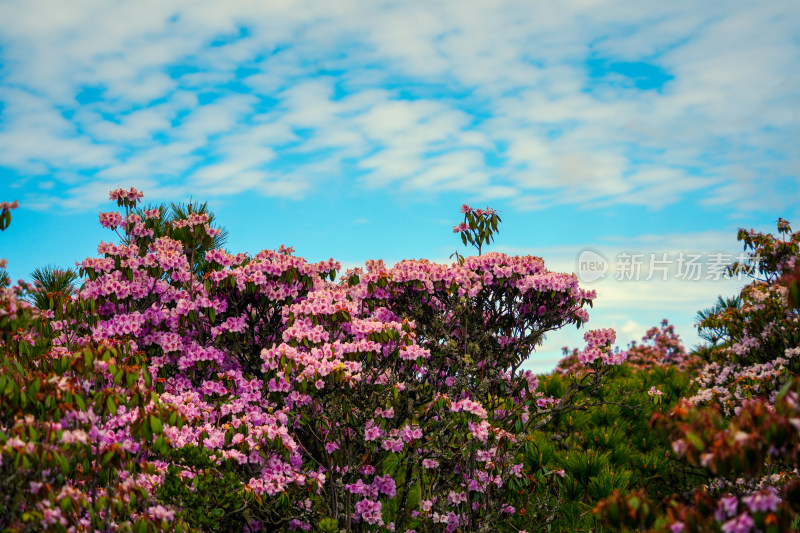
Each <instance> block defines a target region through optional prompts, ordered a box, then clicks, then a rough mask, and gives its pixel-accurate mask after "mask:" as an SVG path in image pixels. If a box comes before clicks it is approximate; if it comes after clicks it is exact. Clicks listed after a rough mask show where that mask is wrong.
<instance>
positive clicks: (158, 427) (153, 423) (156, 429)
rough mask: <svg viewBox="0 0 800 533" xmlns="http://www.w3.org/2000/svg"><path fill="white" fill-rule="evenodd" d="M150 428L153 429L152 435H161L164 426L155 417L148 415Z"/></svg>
mask: <svg viewBox="0 0 800 533" xmlns="http://www.w3.org/2000/svg"><path fill="white" fill-rule="evenodd" d="M150 427H151V428H152V429H153V433H156V434H158V433H161V432H162V431H164V426H163V424H162V423H161V419H160V418H158V417H157V416H155V415H150Z"/></svg>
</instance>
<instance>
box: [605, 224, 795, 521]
mask: <svg viewBox="0 0 800 533" xmlns="http://www.w3.org/2000/svg"><path fill="white" fill-rule="evenodd" d="M739 239H740V240H742V241H744V248H745V250H746V251H748V253H749V256H748V259H747V260H746V261H744V262H743V263H735V264H734V265H732V266H731V267H730V269H729V272H730V273H731V274H734V273H736V272H738V271H740V270H742V269H745V270H746V271H748V272H752V273H753V276H754V280H753V282H752V283H750V284H749V285H747V286H746V287H744V288H743V289H742V291H741V293H740V295H739V296H738V297H737V298H733V299H729V300H722V299H721V300H720V302H719V303H718V305H717V306H716V307H715V308H714V309H712V310H710V311H707V312H702V313H701V314H700V318H701V321H700V324H699V328H700V330H701V333H702V332H704V331H705V332H707V333H709V335H708V337H709V338H710V340H711V341H712V345H711V346H709V347H706V348H703V349H700V350H698V355H699V356H700V357H702V358H703V359H704V360H705V364H704V365H702V366H701V367H700V368H699V371H698V375H697V377H696V378H695V383H696V385H697V386H698V387H699V390H698V391H697V392H696V393H695V394H694V395H692V396H690V397H688V398H685V399H683V400H681V401H680V402H679V403H678V404H677V405H676V406H675V408H673V409H672V410H671V411H670V412H669V413H668V414H667V415H660V414H659V415H657V416H655V417H654V419H653V422H654V424H655V426H656V427H657V428H660V429H661V430H662V431H665V432H666V434H667V435H668V436H669V437H670V438H671V440H672V448H673V450H674V452H675V453H677V454H678V455H679V456H680V457H682V458H683V460H686V461H688V462H689V463H690V464H691V465H694V466H695V467H697V468H701V469H702V470H703V471H704V472H705V476H706V478H707V481H706V483H705V485H704V486H703V487H702V488H700V489H697V490H695V491H694V493H693V494H692V495H688V494H683V495H682V496H681V497H680V498H673V499H672V500H668V501H666V502H665V504H664V505H663V506H648V507H647V508H648V512H647V513H645V515H646V516H645V515H641V513H640V511H639V510H641V509H643V506H642V505H641V502H642V501H644V500H643V497H647V496H648V495H646V494H641V493H640V494H629V495H622V494H615V495H614V496H612V497H611V498H609V499H608V500H606V501H604V502H601V504H600V505H598V507H597V508H596V512H597V513H598V514H599V515H600V516H601V517H602V518H603V519H604V520H605V522H606V523H608V524H611V525H614V526H615V527H628V528H635V527H640V526H641V524H642V522H641V520H639V518H641V519H642V520H645V521H646V522H647V524H648V525H652V526H653V528H654V530H657V531H672V532H678V531H723V532H732V531H736V532H750V531H787V530H790V529H791V530H796V529H797V528H798V526H800V515H798V512H799V511H800V508H798V507H797V506H796V505H795V504H794V503H793V502H796V501H800V498H798V496H800V477H799V474H798V472H800V470H798V467H799V466H800V465H799V464H798V459H800V457H798V453H799V452H800V440H799V439H800V436H799V435H798V432H799V431H800V422H798V421H800V411H798V391H800V379H798V360H797V357H796V356H797V355H798V353H800V349H798V340H800V323H799V321H800V317H799V316H798V308H797V305H796V304H795V302H794V301H793V299H792V294H793V292H792V291H793V289H794V285H793V284H794V277H793V276H794V271H795V269H796V266H797V257H798V242H800V233H792V232H791V228H790V226H789V223H788V222H787V221H785V220H783V219H779V221H778V236H777V237H775V236H772V235H766V234H761V233H756V232H754V231H752V230H751V231H745V230H740V232H739ZM632 499H636V501H638V502H639V504H637V506H636V508H635V509H634V510H633V511H630V510H631V509H633V507H631V505H632V504H631V501H632ZM637 509H638V510H637ZM628 511H630V513H629V512H628ZM626 516H632V517H633V516H635V517H637V520H638V521H637V520H633V521H630V520H629V521H627V522H626V521H625V520H626V519H625V517H626Z"/></svg>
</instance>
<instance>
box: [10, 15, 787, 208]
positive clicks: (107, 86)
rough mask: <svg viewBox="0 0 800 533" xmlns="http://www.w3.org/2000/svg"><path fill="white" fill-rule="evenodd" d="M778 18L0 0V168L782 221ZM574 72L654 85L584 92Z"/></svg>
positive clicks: (783, 81) (781, 23)
mask: <svg viewBox="0 0 800 533" xmlns="http://www.w3.org/2000/svg"><path fill="white" fill-rule="evenodd" d="M799 18H800V11H798V10H797V9H796V8H795V6H794V4H793V3H792V2H783V1H767V2H762V3H759V4H758V5H756V4H752V3H749V2H744V1H741V2H726V3H725V4H724V5H723V4H719V5H716V4H708V5H704V6H702V8H700V7H698V6H697V4H696V3H695V2H690V1H689V0H686V1H679V2H670V3H661V4H647V3H640V2H633V1H623V0H619V1H608V2H590V1H577V0H576V1H569V2H561V3H559V4H558V5H549V4H541V3H539V4H536V5H531V4H530V2H525V1H522V0H520V1H516V0H507V1H503V2H500V3H492V4H487V3H486V2H480V1H464V0H461V1H444V2H436V3H430V2H422V1H420V2H415V1H409V2H401V3H384V2H374V3H372V2H370V3H365V2H358V1H343V2H337V3H335V4H333V5H329V4H325V3H319V2H300V3H297V2H256V1H244V0H240V1H231V2H225V3H220V2H212V1H200V2H184V1H178V0H174V1H156V0H148V1H142V2H135V3H134V2H129V3H126V2H120V3H108V2H101V1H99V0H81V1H77V2H71V3H69V5H66V4H64V3H63V2H56V1H55V0H36V1H34V0H25V1H22V0H20V1H8V2H4V3H3V4H2V5H0V46H2V48H1V49H0V59H1V60H2V64H3V68H2V70H0V102H2V111H0V113H2V115H0V118H2V123H0V141H2V142H0V147H1V148H0V165H2V166H5V167H7V168H10V169H13V170H14V171H15V172H18V173H22V174H35V175H42V174H45V173H51V174H52V177H51V178H50V179H54V180H57V181H59V182H62V183H64V184H66V185H68V186H69V187H71V186H72V185H70V184H71V183H73V182H74V181H75V179H76V176H83V178H81V180H82V182H81V183H80V186H87V187H89V186H91V184H89V183H86V182H87V181H89V180H93V179H97V180H99V182H100V183H101V185H100V186H105V183H106V182H107V180H110V179H121V178H125V177H130V176H134V175H136V174H137V173H138V175H140V176H142V175H147V176H153V177H154V178H155V177H158V178H159V182H160V183H164V182H165V180H166V182H168V183H171V185H170V186H174V187H185V186H186V185H185V184H181V183H182V182H184V181H185V180H187V179H190V181H189V183H191V185H192V186H194V187H201V188H207V191H208V192H212V191H213V192H214V193H215V194H235V193H236V192H241V191H244V190H257V191H262V192H264V193H265V194H270V195H281V194H284V193H285V194H286V195H288V196H290V197H293V198H296V197H300V196H302V195H303V194H309V193H312V192H313V191H314V190H316V189H317V188H318V187H319V186H320V182H322V181H324V180H325V179H326V178H325V177H324V176H325V174H327V176H328V178H327V179H340V178H342V177H343V176H344V172H345V167H346V166H347V165H352V166H354V167H355V168H358V169H360V170H361V171H362V173H361V175H360V178H359V179H360V181H361V184H362V185H364V186H367V187H371V188H375V187H378V188H383V187H389V188H393V187H400V188H401V189H405V190H417V191H419V190H426V191H430V192H437V191H460V192H462V193H463V194H476V193H478V192H479V191H484V197H485V198H516V200H515V201H516V203H517V205H519V206H527V207H529V208H531V207H535V206H538V205H540V204H541V203H542V200H532V198H534V197H535V196H537V195H541V194H545V195H547V200H546V202H545V203H546V204H548V205H553V204H554V203H556V204H559V203H560V204H564V203H573V204H575V203H578V204H580V203H592V204H593V205H601V206H602V205H618V204H631V205H645V206H648V207H651V208H654V209H659V208H664V207H666V206H669V205H673V204H675V203H677V202H680V201H682V200H683V199H685V198H686V195H687V194H692V195H695V196H697V197H698V198H697V200H698V203H700V204H701V205H710V206H713V205H719V204H724V205H728V204H737V205H738V206H739V208H740V209H742V210H746V209H750V208H755V209H763V208H764V207H769V208H788V207H789V206H790V205H791V204H790V201H791V200H790V198H789V197H788V196H787V195H785V194H782V193H781V192H780V187H781V186H783V185H779V184H778V178H782V177H785V176H790V177H791V179H794V180H795V182H796V180H797V177H796V176H797V173H798V170H800V152H798V148H797V147H796V142H795V140H796V138H797V135H798V134H800V126H799V125H798V120H797V113H796V110H797V108H798V105H800V92H798V89H797V87H798V86H800V84H798V81H800V79H798V76H799V75H798V74H797V73H798V72H800V70H799V69H798V63H800V60H799V59H798V45H797V42H796V36H795V30H794V29H795V28H796V27H797V26H798V22H800V21H799V20H798V19H799ZM243 28H244V30H243ZM212 43H213V44H214V46H211V45H212ZM591 58H599V59H607V60H609V61H610V62H614V61H629V62H637V61H642V62H646V63H648V64H652V65H656V66H657V67H660V68H662V69H663V70H664V72H665V73H666V74H667V75H669V76H672V79H671V80H670V81H669V82H667V84H666V85H665V86H664V87H663V88H661V90H659V91H655V90H650V91H640V90H638V89H635V88H631V87H630V85H631V84H630V82H628V81H627V80H625V79H624V76H623V75H621V74H619V73H613V72H610V73H609V74H608V76H607V77H606V78H605V79H604V80H602V81H601V82H599V83H598V82H597V80H591V79H590V72H589V70H588V69H587V66H586V61H587V60H588V59H591ZM183 67H185V68H183ZM181 68H183V71H181ZM239 69H244V70H243V71H240V70H239ZM180 72H183V73H180ZM590 88H591V90H588V89H590ZM87 89H89V90H97V91H99V100H98V101H96V102H84V103H83V104H80V103H79V102H78V100H77V98H78V97H79V95H81V94H82V93H83V92H84V91H85V90H87ZM212 95H213V96H212ZM208 98H216V99H215V100H213V101H212V102H210V103H209V102H208V101H207V99H208ZM234 145H239V146H241V149H239V150H234V149H232V148H231V147H232V146H234ZM254 152H255V153H254ZM201 167H206V168H201ZM289 173H291V174H292V175H294V176H303V177H302V178H300V179H298V178H293V179H292V180H289V179H288V178H287V177H286V176H287V175H288V174H289ZM86 176H96V177H95V178H90V177H86ZM282 176H283V177H282ZM276 180H277V181H276ZM564 192H566V193H568V194H563V193H564ZM37 194H42V193H41V192H40V193H37ZM82 194H83V193H81V192H80V191H75V195H76V196H81V195H82ZM87 207H89V206H88V205H87Z"/></svg>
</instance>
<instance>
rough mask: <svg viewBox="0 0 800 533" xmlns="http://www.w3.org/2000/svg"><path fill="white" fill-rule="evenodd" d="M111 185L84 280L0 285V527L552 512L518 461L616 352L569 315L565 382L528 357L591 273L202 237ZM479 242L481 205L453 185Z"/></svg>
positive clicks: (487, 218) (583, 316)
mask: <svg viewBox="0 0 800 533" xmlns="http://www.w3.org/2000/svg"><path fill="white" fill-rule="evenodd" d="M141 197H142V194H141V193H139V192H138V191H136V190H134V189H131V190H129V191H125V190H121V189H120V190H116V191H113V192H112V193H111V199H112V200H115V201H116V202H117V205H118V207H119V208H122V211H121V212H115V211H112V212H108V213H101V214H100V217H99V219H100V223H101V224H102V225H103V226H104V227H107V228H110V229H112V230H115V231H117V233H118V235H119V239H118V241H117V242H109V243H105V242H102V243H101V244H100V245H99V247H98V254H99V256H98V257H93V258H87V259H86V260H84V261H82V262H81V263H80V265H79V266H80V274H81V276H82V279H83V280H84V283H83V286H82V287H81V289H80V291H79V292H78V293H77V294H76V295H75V296H74V297H73V296H71V295H69V294H60V295H55V296H56V300H55V301H54V305H53V306H52V308H51V309H48V310H41V309H36V308H33V309H31V308H27V306H26V305H25V304H24V301H23V300H21V299H20V298H21V297H22V296H24V292H25V287H24V286H17V287H16V288H9V289H3V295H2V309H1V310H0V313H2V314H1V315H0V318H2V320H3V322H2V324H1V326H2V335H3V336H2V343H3V344H2V350H3V363H2V364H3V377H2V378H0V401H1V402H2V403H0V460H1V461H2V463H0V476H2V477H0V483H2V484H3V485H4V486H8V487H13V489H9V490H4V492H3V495H2V496H1V497H2V498H3V499H4V501H3V502H2V507H3V509H4V510H3V511H2V512H0V527H3V528H9V529H12V530H25V529H28V530H39V529H42V528H45V529H53V530H63V529H68V530H72V529H74V530H91V531H94V530H112V529H114V530H116V529H129V530H130V529H133V530H135V531H147V530H163V529H175V530H188V529H207V530H212V529H213V530H223V529H224V530H230V531H242V530H259V529H266V530H275V529H292V530H295V529H301V530H309V529H312V528H313V529H315V530H319V531H339V530H345V531H384V530H388V531H440V530H441V531H518V530H521V529H525V528H528V529H534V528H535V527H537V524H539V525H543V524H546V523H548V522H550V521H552V520H553V518H554V513H555V512H556V510H555V509H554V508H553V506H552V505H549V504H548V502H550V501H551V500H552V495H553V494H557V491H558V486H559V485H558V484H559V479H560V477H559V476H558V475H557V473H556V472H553V471H551V470H548V469H547V468H546V467H544V466H536V467H534V466H532V465H530V464H529V463H526V462H525V461H524V452H525V449H526V445H527V446H528V447H529V446H530V438H531V435H532V433H533V432H535V431H537V430H540V429H541V428H543V427H545V426H546V424H547V423H548V422H549V421H550V420H551V419H552V418H553V417H555V416H559V415H562V414H564V413H568V412H570V411H571V410H575V409H578V408H580V407H581V403H582V402H585V401H587V400H586V398H587V396H586V395H583V396H578V395H577V394H576V391H583V392H584V393H585V392H586V391H587V390H589V391H590V390H592V388H596V387H598V386H599V385H600V383H601V382H602V380H603V378H604V376H606V375H607V374H608V373H609V372H610V371H611V370H612V369H613V367H614V366H616V365H618V364H619V363H621V362H622V361H623V359H624V354H621V353H620V352H615V351H612V347H611V346H612V344H613V341H614V337H615V336H614V332H613V330H598V331H594V332H589V333H587V334H586V340H587V346H586V348H585V349H584V350H582V351H581V352H580V354H579V359H580V363H581V364H582V365H583V366H584V367H585V368H591V369H592V376H593V377H592V379H591V380H589V381H588V382H587V381H586V380H580V381H579V380H578V377H577V374H576V377H575V379H573V380H572V381H571V383H570V384H569V386H568V387H566V389H565V390H564V392H563V394H562V395H560V396H558V397H553V396H548V395H545V394H544V393H542V392H541V391H540V390H538V388H537V385H538V381H537V378H536V377H535V376H534V375H533V374H532V373H531V372H530V371H524V370H522V365H523V363H524V361H525V360H526V359H527V358H528V356H529V355H530V354H531V352H532V351H533V350H534V348H535V347H536V346H537V345H538V344H539V343H540V342H541V341H542V339H543V336H544V335H545V333H547V332H548V331H552V330H554V329H558V328H560V327H563V326H565V325H577V326H581V325H582V324H583V323H584V322H586V320H587V319H588V315H587V313H586V311H585V309H584V308H585V306H586V305H589V304H591V303H592V300H593V299H594V297H595V294H594V292H593V291H591V292H590V291H585V290H583V289H581V288H580V287H579V286H578V284H577V279H576V277H575V276H574V275H572V274H569V275H568V274H560V273H555V272H550V271H548V270H547V269H546V268H545V266H544V263H543V261H542V260H541V259H539V258H536V257H511V256H507V255H504V254H498V253H488V254H483V255H478V256H472V257H466V258H463V257H460V256H458V257H457V261H456V262H455V263H453V264H450V265H440V264H435V263H431V262H428V261H425V260H419V261H403V262H401V263H399V264H397V265H395V266H394V267H391V268H389V267H387V266H386V265H384V264H383V263H382V262H381V261H370V262H368V263H367V264H366V266H365V268H364V269H355V270H351V271H348V272H345V273H344V275H342V276H340V279H339V280H338V281H336V276H337V273H339V269H340V266H339V264H338V263H336V262H335V261H333V260H330V261H323V262H319V263H309V262H307V261H305V260H304V259H303V258H301V257H297V256H295V255H293V250H292V249H291V248H285V247H281V248H280V249H278V250H264V251H261V252H259V253H258V254H256V255H255V256H252V257H251V256H249V255H247V254H231V253H229V252H227V251H225V250H222V249H219V248H217V247H215V246H214V244H215V242H216V241H215V240H216V239H217V237H218V236H219V234H220V230H219V229H218V228H214V227H212V225H211V224H210V220H211V218H210V216H209V214H208V213H207V212H204V210H198V209H195V210H193V209H192V207H191V206H189V208H188V211H187V212H186V213H184V215H185V216H180V217H172V218H171V219H170V218H168V217H165V214H164V210H163V209H159V208H153V209H148V208H143V207H140V205H139V202H140V199H141ZM462 212H463V213H464V214H465V223H464V224H462V226H459V227H457V228H459V232H460V233H462V235H463V236H464V240H465V241H466V242H469V243H472V244H474V245H476V247H478V248H479V251H480V246H481V245H482V244H483V243H488V242H489V241H490V239H491V235H492V233H494V232H496V231H497V221H498V220H499V218H498V217H497V216H496V213H495V212H494V211H493V210H490V209H488V208H487V209H486V210H475V209H472V208H470V207H468V206H464V208H463V209H462Z"/></svg>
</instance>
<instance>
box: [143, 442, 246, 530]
mask: <svg viewBox="0 0 800 533" xmlns="http://www.w3.org/2000/svg"><path fill="white" fill-rule="evenodd" d="M167 456H168V458H169V461H170V464H169V466H168V467H167V471H166V473H165V474H164V482H163V484H161V485H160V486H159V487H158V490H157V491H156V496H157V498H158V500H159V501H160V502H163V503H165V504H168V505H170V506H174V508H177V509H181V510H180V511H179V513H177V515H178V516H180V518H182V519H183V520H184V521H185V522H186V524H187V526H189V528H190V529H191V530H198V531H219V532H228V531H229V532H231V533H233V532H237V533H238V532H240V531H245V530H246V529H247V523H248V521H249V520H250V519H251V518H255V516H253V515H254V514H256V513H257V511H258V509H259V505H258V503H257V502H255V501H254V500H252V498H250V497H249V496H248V495H247V494H246V493H245V492H244V490H243V486H242V482H241V481H240V479H239V477H238V476H237V475H236V473H234V472H233V471H231V470H230V469H229V468H225V467H224V466H221V465H218V464H217V462H216V461H215V460H214V459H212V458H211V457H210V453H209V452H208V450H206V449H204V448H198V447H196V446H184V447H183V448H177V449H170V451H169V452H168V454H167Z"/></svg>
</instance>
